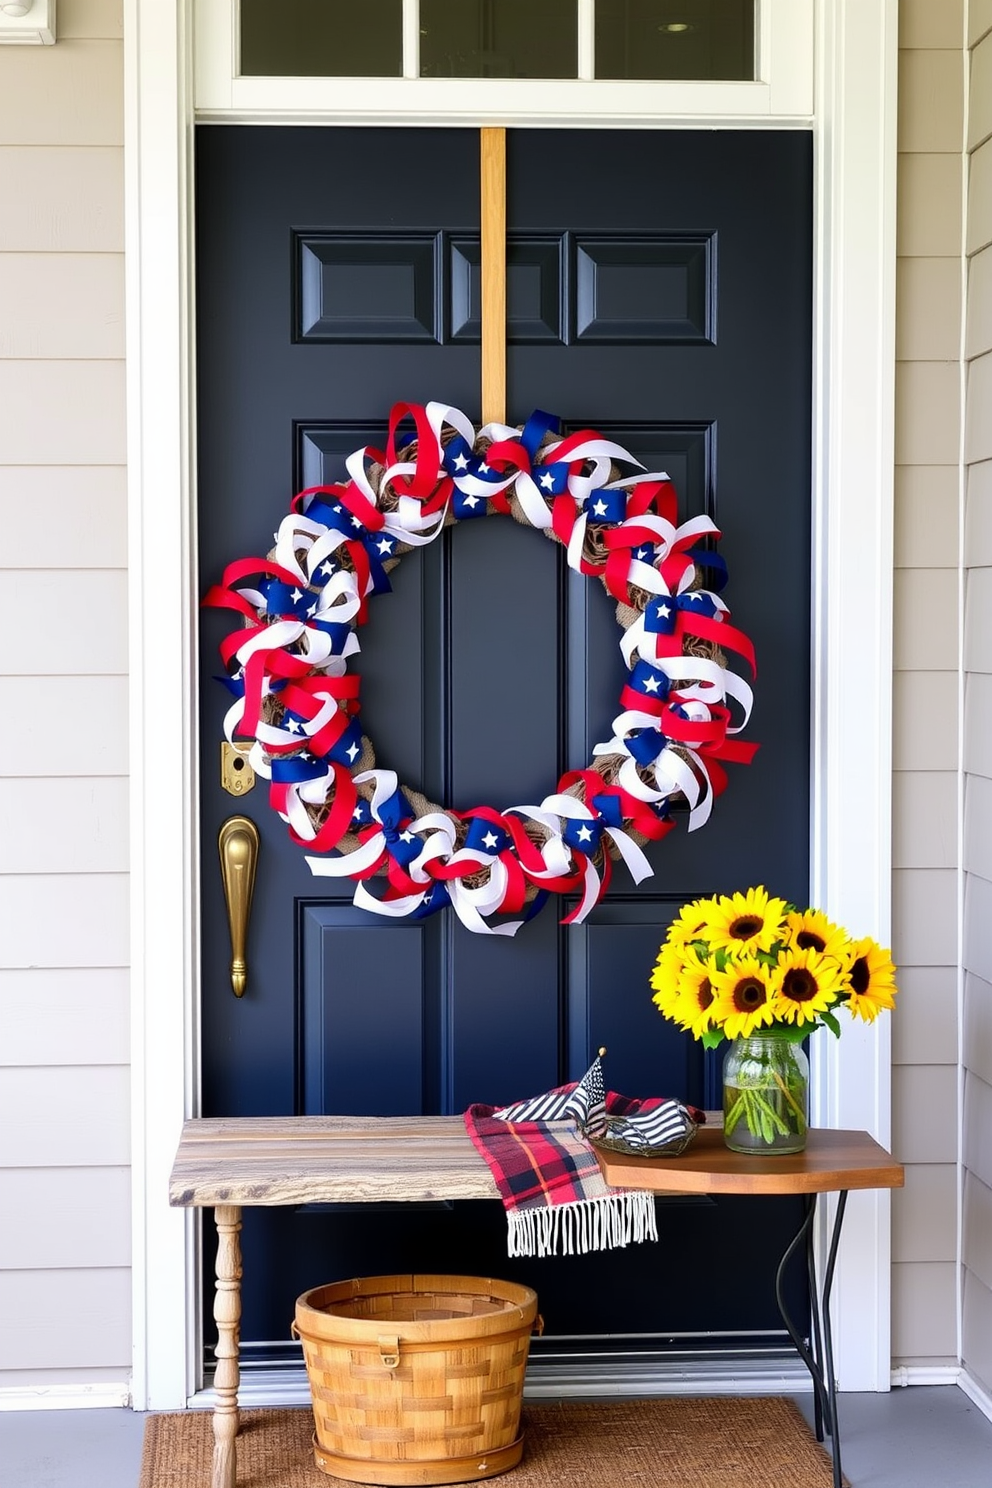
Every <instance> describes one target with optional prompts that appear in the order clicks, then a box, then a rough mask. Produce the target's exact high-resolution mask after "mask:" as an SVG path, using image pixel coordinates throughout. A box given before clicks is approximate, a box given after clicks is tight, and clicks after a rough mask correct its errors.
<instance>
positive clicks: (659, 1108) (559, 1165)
mask: <svg viewBox="0 0 992 1488" xmlns="http://www.w3.org/2000/svg"><path fill="white" fill-rule="evenodd" d="M701 1117H702V1113H701V1112H698V1111H695V1110H693V1109H692V1108H691V1107H687V1106H684V1105H682V1103H681V1102H680V1101H677V1100H661V1099H659V1098H652V1099H648V1100H633V1099H631V1098H629V1097H627V1096H623V1095H617V1094H616V1093H615V1092H613V1091H610V1092H609V1094H607V1092H606V1089H605V1086H604V1083H603V1070H602V1065H601V1064H600V1061H599V1059H598V1058H597V1059H595V1060H594V1061H593V1063H592V1065H591V1066H590V1068H589V1069H588V1070H587V1071H586V1073H585V1075H584V1076H583V1077H582V1079H581V1080H580V1081H578V1083H572V1084H569V1085H561V1086H559V1087H558V1088H557V1089H555V1090H549V1091H547V1092H546V1093H545V1094H543V1095H536V1096H533V1097H531V1098H530V1099H528V1100H523V1101H517V1102H515V1103H514V1104H513V1105H509V1106H503V1107H502V1108H501V1109H496V1108H495V1107H493V1106H482V1105H477V1106H471V1107H470V1108H469V1109H468V1111H466V1113H465V1126H466V1130H467V1131H468V1134H469V1136H470V1137H471V1138H472V1141H473V1142H474V1143H475V1146H476V1148H477V1149H478V1151H479V1152H480V1153H481V1154H482V1156H483V1157H484V1158H485V1160H486V1162H487V1163H488V1165H489V1168H490V1171H491V1172H492V1174H493V1177H494V1178H495V1180H496V1184H497V1187H498V1188H499V1191H500V1196H501V1198H502V1200H503V1207H504V1208H505V1210H506V1216H507V1250H508V1253H509V1254H510V1255H511V1256H515V1255H537V1256H544V1255H556V1254H557V1255H573V1254H581V1253H584V1252H586V1251H590V1250H613V1249H615V1248H617V1247H620V1246H625V1245H629V1244H631V1243H632V1242H637V1241H642V1240H657V1238H658V1230H657V1224H656V1220H655V1207H654V1198H653V1195H651V1194H650V1193H646V1192H643V1191H639V1190H637V1191H635V1190H627V1189H615V1188H611V1187H610V1186H609V1185H608V1184H607V1183H606V1181H605V1179H604V1178H603V1175H602V1173H601V1171H600V1167H599V1163H598V1161H597V1159H596V1154H595V1152H594V1151H593V1150H592V1148H591V1146H590V1145H589V1142H588V1141H587V1140H586V1138H592V1139H593V1140H597V1139H600V1138H603V1137H605V1136H606V1135H607V1132H608V1133H609V1138H610V1140H611V1141H614V1140H616V1138H617V1137H618V1136H621V1135H622V1137H623V1139H624V1140H625V1141H627V1142H628V1144H630V1145H633V1146H636V1147H638V1148H645V1149H648V1148H655V1147H657V1146H659V1145H661V1144H662V1143H664V1142H668V1141H672V1140H677V1139H679V1138H684V1137H685V1136H686V1135H687V1133H690V1132H691V1131H694V1130H695V1125H696V1122H697V1121H698V1120H700V1119H701Z"/></svg>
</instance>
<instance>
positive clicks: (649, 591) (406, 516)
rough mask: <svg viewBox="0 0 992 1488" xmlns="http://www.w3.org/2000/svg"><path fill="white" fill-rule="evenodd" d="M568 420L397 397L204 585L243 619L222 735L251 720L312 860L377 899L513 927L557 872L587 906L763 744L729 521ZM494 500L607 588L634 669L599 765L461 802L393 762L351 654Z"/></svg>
mask: <svg viewBox="0 0 992 1488" xmlns="http://www.w3.org/2000/svg"><path fill="white" fill-rule="evenodd" d="M410 420H412V422H413V426H414V429H415V434H414V433H412V432H411V431H409V421H410ZM558 427H559V425H558V421H557V420H556V419H554V418H553V417H551V416H550V415H548V414H544V413H541V412H537V413H535V414H533V415H532V417H531V418H530V419H529V420H528V422H527V423H526V425H524V426H523V428H510V427H507V426H506V425H504V424H501V423H490V424H487V425H485V426H484V427H482V428H481V429H476V428H475V427H473V425H472V423H471V422H470V421H469V420H468V419H467V418H466V416H465V415H464V414H463V413H461V412H460V411H459V410H458V409H457V408H451V407H448V406H447V405H445V404H443V403H428V404H427V406H426V407H421V406H420V405H414V404H406V403H400V404H397V405H396V406H395V407H394V408H393V410H392V414H391V416H390V422H389V436H388V441H387V446H386V450H385V452H383V451H379V450H376V449H372V448H363V449H359V450H356V451H355V452H354V453H353V454H352V455H350V456H349V458H348V460H347V461H346V467H347V471H348V476H349V479H348V480H347V482H343V483H341V484H338V485H326V486H314V487H311V488H309V489H307V490H305V491H301V492H300V493H299V494H298V495H297V496H295V497H294V498H293V501H292V503H291V511H290V513H289V515H288V516H286V517H285V519H284V520H283V522H282V523H281V525H280V527H279V531H278V532H277V533H276V543H275V547H274V549H273V550H272V551H271V552H270V553H269V555H268V556H267V557H266V558H242V559H240V560H238V561H237V562H234V563H232V564H230V565H229V566H228V567H227V569H226V570H225V572H224V576H223V579H222V582H221V583H220V584H219V585H217V586H215V587H214V588H212V589H211V590H210V591H209V593H208V594H207V596H206V598H205V600H204V603H205V604H206V605H210V606H217V607H222V608H227V609H231V610H235V611H237V612H238V613H239V614H240V615H241V617H242V622H243V623H242V625H241V627H240V628H238V629H237V630H235V631H234V632H233V633H232V634H231V635H229V636H227V637H226V639H225V640H224V641H223V642H222V644H221V648H220V649H221V655H222V657H223V660H224V664H225V667H226V668H227V671H228V676H227V678H226V679H225V680H226V682H227V686H228V687H229V689H230V691H231V692H232V693H233V694H234V697H235V702H234V704H233V706H232V707H231V708H230V709H229V711H228V713H227V716H226V719H225V725H224V727H225V733H226V734H227V737H228V739H230V740H233V739H234V738H235V737H238V738H241V739H251V740H253V743H252V745H251V750H250V753H249V760H250V763H251V765H252V767H253V768H254V769H255V771H256V772H258V773H259V774H260V775H262V776H264V777H265V778H267V779H268V780H269V781H270V785H269V800H270V803H271V805H272V806H273V807H274V808H275V810H276V811H277V812H278V813H279V815H280V816H281V817H282V818H283V820H284V821H285V822H286V823H287V824H288V826H289V831H290V836H291V837H292V839H293V841H294V842H296V843H297V844H298V845H299V846H301V847H303V848H305V849H307V852H308V856H307V862H308V864H309V866H310V869H311V871H312V872H313V873H315V874H318V875H321V876H326V877H330V878H351V879H354V880H355V881H356V889H355V895H354V902H355V904H357V905H359V906H361V907H362V908H364V909H368V910H373V911H375V912H376V913H378V914H384V915H390V916H394V917H402V916H408V917H410V918H415V919H419V918H422V917H424V916H426V915H428V914H433V913H434V912H435V911H436V910H438V909H441V908H442V907H443V906H444V905H446V904H450V905H451V906H452V907H453V909H454V910H455V912H456V914H457V915H458V917H459V919H460V920H461V921H462V923H463V924H464V925H465V926H466V927H467V928H468V929H469V930H472V931H476V932H478V933H481V934H495V935H513V934H515V932H516V931H517V930H518V929H519V927H520V925H521V924H523V923H524V921H525V920H527V919H530V918H531V917H532V916H533V915H534V914H536V913H537V911H538V910H539V909H540V908H541V907H542V905H543V904H544V902H545V900H546V898H547V896H548V894H549V893H560V894H571V895H575V896H577V900H578V902H577V904H576V906H575V908H574V909H573V910H572V911H571V913H569V914H568V915H567V916H566V920H565V923H580V922H581V921H582V920H584V919H585V918H586V916H587V915H588V914H589V912H590V910H591V909H592V908H593V906H594V905H595V904H596V903H597V902H598V900H599V899H600V898H601V896H602V894H603V893H604V892H605V890H606V887H607V885H608V883H609V880H610V871H611V863H612V861H614V860H616V859H618V858H622V859H623V861H624V863H625V864H626V866H627V868H628V870H629V872H630V873H631V876H632V877H633V878H634V880H635V881H636V882H638V883H639V882H640V881H641V880H642V879H644V878H646V877H648V876H650V874H651V872H652V869H651V866H650V864H649V862H648V860H647V858H646V857H645V855H644V852H643V846H644V844H646V843H647V842H648V841H654V840H658V839H660V838H662V837H664V836H665V835H666V833H667V832H669V831H670V830H671V829H672V827H673V826H674V825H675V822H674V819H673V817H672V815H671V808H672V806H673V805H674V804H676V803H679V804H682V805H687V806H688V829H689V830H690V831H691V830H693V829H694V828H697V827H701V826H702V825H703V824H704V823H705V822H706V821H707V819H708V817H709V814H710V810H711V807H712V804H713V799H714V797H715V796H717V795H719V794H720V792H721V791H722V790H723V789H724V786H725V785H726V773H725V771H724V768H723V765H724V763H725V762H727V761H735V762H739V763H749V762H750V760H751V759H752V757H753V755H754V752H755V749H756V748H757V746H756V745H754V744H747V743H744V742H742V741H740V740H738V739H736V738H735V737H734V736H735V735H736V734H738V733H739V732H740V730H741V729H742V728H743V727H744V726H745V724H746V723H747V720H748V717H749V714H750V710H751V689H750V687H749V686H748V684H747V682H745V681H744V680H743V678H741V677H740V676H738V675H736V674H735V673H734V672H732V671H731V670H730V669H729V668H728V666H727V664H726V655H725V653H726V652H728V651H731V652H735V653H737V654H738V655H740V656H742V657H743V658H744V659H745V661H746V662H747V664H748V666H749V667H750V670H751V672H752V674H753V672H754V651H753V647H752V645H751V642H750V641H749V640H748V638H747V636H746V635H744V634H743V632H742V631H740V630H738V629H737V628H735V627H734V626H733V625H731V624H730V621H729V611H728V609H727V606H726V605H725V604H724V602H723V600H722V599H721V598H720V597H719V592H718V591H719V590H720V589H722V587H723V584H724V582H725V580H726V566H725V564H724V562H723V560H722V558H720V557H719V556H718V555H717V554H716V553H715V552H713V551H712V550H711V549H710V547H703V546H700V544H701V543H702V542H704V541H705V540H706V539H707V538H711V539H715V538H718V537H719V532H718V531H717V529H716V527H715V526H714V524H713V523H712V522H711V521H710V519H709V518H708V517H705V516H701V517H695V518H693V519H692V520H691V521H689V522H684V523H682V525H681V526H680V525H678V515H677V502H676V494H675V489H674V487H673V486H672V484H671V482H670V481H669V479H668V477H667V475H665V474H658V473H655V474H649V473H648V472H646V471H645V470H644V467H643V466H642V465H641V464H640V463H639V462H638V461H637V460H635V459H634V458H633V457H632V456H631V455H630V454H629V453H628V452H627V451H626V450H625V449H623V448H622V447H621V446H620V445H618V444H615V443H613V442H611V441H610V440H608V439H604V438H603V437H602V435H600V434H597V433H595V432H594V431H592V430H582V431H580V432H578V433H574V434H569V435H568V436H566V437H564V438H563V437H561V435H560V434H559V433H557V432H556V431H557V429H558ZM401 428H404V429H406V430H407V434H406V438H405V440H404V438H403V437H402V436H401V433H400V431H401ZM496 514H502V515H504V516H511V517H513V518H514V519H515V520H516V521H518V522H521V523H523V524H524V525H526V526H530V527H535V528H537V529H538V530H539V531H541V532H543V533H544V534H545V536H546V537H549V538H550V539H552V541H554V542H558V543H561V544H562V545H563V547H564V548H565V550H566V553H567V560H568V564H569V566H570V567H571V568H573V569H575V570H576V571H577V572H579V573H582V574H586V575H589V576H595V577H596V578H598V579H599V580H600V582H601V583H602V584H603V585H604V586H605V587H606V589H607V590H608V592H609V593H610V595H611V596H612V597H613V598H614V599H615V600H616V603H617V611H616V613H617V620H618V622H619V625H620V627H621V631H622V634H621V638H620V649H621V651H622V653H623V658H624V661H625V662H626V664H627V668H628V675H627V679H626V683H625V685H624V687H623V690H622V692H621V694H620V709H621V711H620V713H619V714H618V716H617V717H616V718H615V719H614V721H613V737H612V738H611V739H609V740H608V741H606V742H605V743H602V744H597V745H596V746H595V748H594V750H593V759H592V762H591V764H590V765H589V766H588V768H586V769H582V770H572V771H569V772H567V773H566V774H565V775H563V776H562V777H561V779H560V780H559V781H558V784H557V787H556V788H555V790H554V792H553V793H552V794H551V795H548V796H546V797H545V798H544V800H543V801H541V802H540V804H539V805H522V806H507V807H504V808H503V809H501V810H497V809H494V808H493V807H491V806H476V807H475V808H474V809H472V810H470V811H462V812H458V811H452V810H448V809H447V808H444V807H441V806H437V805H434V804H433V803H431V802H429V801H427V800H426V799H425V798H424V797H423V796H422V795H421V794H420V793H419V792H418V791H416V790H414V789H411V788H409V787H407V786H401V785H400V784H399V783H398V781H397V777H396V775H395V773H394V772H393V771H391V770H388V769H381V768H378V767H377V765H376V759H375V752H374V749H373V746H372V743H371V740H370V739H369V738H368V736H367V735H365V734H364V733H363V731H362V725H361V713H360V703H359V686H360V680H361V679H360V677H359V675H358V673H357V672H356V671H355V670H354V667H353V665H350V658H352V657H354V656H355V655H357V653H358V652H359V650H360V646H359V641H358V634H357V631H358V627H359V626H361V625H363V624H364V623H365V621H366V619H367V617H368V600H369V598H370V596H372V595H374V594H379V593H381V592H383V591H384V590H388V589H389V587H390V584H389V579H388V573H389V570H390V569H391V568H392V567H393V566H394V565H395V564H396V563H397V562H398V561H399V559H400V558H401V557H402V556H403V555H404V554H405V553H409V552H411V551H413V550H414V549H416V548H420V547H423V546H425V545H426V544H427V543H430V542H433V541H434V540H435V539H436V538H437V537H438V536H439V534H440V533H441V532H442V531H443V529H444V528H445V527H448V526H450V525H452V524H453V523H455V522H459V521H465V520H468V519H470V518H475V517H483V516H491V515H496ZM704 579H706V580H708V582H709V585H710V587H705V586H704ZM372 880H375V881H376V884H377V885H378V886H379V887H380V888H381V892H380V893H378V894H374V893H373V892H372Z"/></svg>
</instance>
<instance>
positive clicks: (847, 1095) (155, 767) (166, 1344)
mask: <svg viewBox="0 0 992 1488" xmlns="http://www.w3.org/2000/svg"><path fill="white" fill-rule="evenodd" d="M191 4H192V0H176V3H175V4H163V3H162V0H125V6H124V10H125V172H126V174H125V180H126V250H127V258H126V274H127V386H128V486H129V579H130V602H129V605H130V608H129V627H130V630H129V633H130V657H129V665H130V685H131V703H130V744H131V889H132V912H131V929H132V940H131V958H132V989H133V991H132V1071H133V1099H132V1111H133V1123H132V1126H133V1182H134V1205H133V1220H134V1239H133V1274H134V1290H133V1300H134V1375H133V1400H134V1404H135V1406H136V1407H138V1408H140V1409H154V1410H163V1409H176V1408H179V1407H182V1406H183V1405H185V1404H186V1402H187V1401H188V1400H189V1398H190V1397H191V1396H192V1395H193V1394H194V1392H195V1390H196V1389H197V1387H198V1385H199V1360H198V1358H197V1355H198V1352H199V1323H198V1316H197V1314H198V1285H197V1281H198V1278H197V1274H196V1273H197V1255H198V1246H197V1242H196V1225H195V1222H194V1220H193V1218H192V1217H191V1216H190V1215H188V1214H184V1213H183V1212H181V1211H175V1210H170V1209H169V1208H168V1206H167V1202H166V1192H167V1181H168V1175H169V1170H170V1167H171V1163H172V1158H173V1154H174V1152H175V1147H176V1143H177V1141H178V1138H179V1131H180V1126H181V1123H182V1121H183V1119H184V1117H186V1116H188V1115H191V1114H194V1113H195V1112H196V1111H197V1109H198V1099H199V1086H198V1049H197V1039H198V1009H199V1003H198V998H199V989H198V984H197V972H196V965H197V955H196V950H197V945H196V941H197V922H196V904H197V899H198V895H197V873H198V869H197V862H198V843H197V822H196V806H195V802H196V766H195V750H194V739H195V729H196V705H195V697H196V662H195V647H194V640H193V638H194V635H195V615H196V606H197V603H198V595H197V593H196V586H195V573H196V564H195V556H196V555H195V537H194V532H195V524H194V522H193V516H192V514H193V503H194V499H195V492H194V479H193V452H194V432H195V431H194V425H193V409H194V364H193V354H192V337H191V326H192V297H193V284H192V270H191V265H192V255H191V226H192V209H191V194H190V184H191V152H192V133H193V129H192V120H193V106H192V89H191V77H192V40H191ZM896 48H897V0H816V44H815V59H816V88H815V97H816V106H815V113H814V116H813V120H812V127H813V132H814V160H815V188H814V189H815V325H814V355H815V375H814V410H813V430H814V436H813V440H814V472H813V491H814V520H813V551H814V568H813V602H812V604H813V656H812V677H813V734H812V738H813V743H812V780H813V790H812V801H811V814H812V842H813V853H812V881H811V899H812V901H813V902H815V903H817V904H820V905H822V906H824V907H825V908H827V910H828V911H829V912H830V913H831V914H832V915H833V916H835V917H837V918H838V919H840V920H841V921H842V922H844V923H846V924H848V925H849V926H851V927H852V929H853V928H856V929H857V931H858V932H859V933H866V934H867V933H870V934H874V935H876V936H878V937H879V938H880V939H881V940H882V941H884V942H885V943H888V940H889V935H890V918H889V904H890V892H891V859H890V804H889V800H890V789H891V722H890V714H891V708H890V703H891V690H892V677H891V674H892V621H891V609H892V486H893V383H894V373H895V349H894V340H895V338H894V304H895V172H896V140H895V130H896V125H895V102H896ZM659 122H661V123H665V122H666V121H665V120H662V121H659ZM679 122H681V123H685V122H686V121H685V120H684V119H683V120H680V121H679ZM764 122H774V121H771V120H766V121H764ZM789 122H790V123H792V125H793V127H795V123H796V121H795V120H791V121H789ZM755 479H756V481H760V479H761V472H760V471H756V472H755ZM797 494H798V493H797ZM773 680H774V681H775V682H776V684H780V683H781V681H782V679H773ZM759 697H760V695H759ZM853 720H856V725H855V723H854V722H853ZM745 788H746V787H745ZM769 810H770V811H773V810H774V802H770V803H769ZM645 995H646V994H645ZM813 1053H814V1060H813V1104H814V1111H813V1118H814V1120H815V1121H817V1122H819V1123H820V1124H823V1125H830V1126H839V1127H853V1128H863V1129H865V1130H868V1131H870V1132H872V1133H873V1134H874V1135H875V1136H876V1137H877V1138H878V1139H879V1140H880V1141H882V1142H883V1143H886V1144H887V1143H888V1141H889V1135H890V1117H889V1105H890V1046H889V1022H888V1020H887V1019H879V1020H878V1022H877V1023H876V1024H875V1025H874V1026H872V1027H862V1026H860V1025H859V1026H858V1027H846V1028H845V1030H844V1034H843V1038H842V1039H841V1040H840V1041H839V1042H837V1043H834V1041H833V1040H832V1039H828V1035H827V1034H821V1036H820V1039H819V1040H814V1051H813ZM889 1280H890V1266H889V1208H888V1199H887V1195H884V1194H883V1195H875V1194H870V1193H858V1194H853V1195H852V1198H851V1203H850V1205H849V1207H848V1218H847V1220H846V1224H845V1243H844V1245H843V1246H842V1249H841V1257H840V1262H839V1265H838V1272H837V1277H836V1281H835V1288H834V1306H835V1343H836V1361H837V1370H838V1377H839V1380H840V1384H841V1387H842V1388H843V1389H849V1390H884V1389H887V1388H888V1386H889V1378H890V1349H889Z"/></svg>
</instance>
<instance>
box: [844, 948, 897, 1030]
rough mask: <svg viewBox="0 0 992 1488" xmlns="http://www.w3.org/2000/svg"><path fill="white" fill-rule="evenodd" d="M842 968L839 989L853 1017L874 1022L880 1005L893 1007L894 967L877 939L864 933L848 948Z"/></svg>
mask: <svg viewBox="0 0 992 1488" xmlns="http://www.w3.org/2000/svg"><path fill="white" fill-rule="evenodd" d="M845 972H846V976H845V978H844V981H843V982H842V984H841V991H842V993H846V995H847V1006H848V1007H849V1009H850V1010H851V1012H852V1013H854V1015H855V1016H856V1017H858V1018H862V1019H863V1020H864V1021H865V1022H866V1023H874V1021H875V1019H876V1018H877V1017H878V1015H879V1013H880V1012H881V1010H882V1008H893V1007H895V994H896V969H895V966H894V965H893V964H892V957H891V955H890V953H889V952H888V951H883V949H882V947H881V946H880V945H879V944H878V942H877V941H874V940H872V939H871V938H870V937H868V936H866V937H865V939H864V940H856V941H855V942H854V943H853V945H851V947H850V949H849V952H848V959H847V962H846V964H845ZM847 983H849V984H850V991H849V992H848V990H847V985H846V984H847Z"/></svg>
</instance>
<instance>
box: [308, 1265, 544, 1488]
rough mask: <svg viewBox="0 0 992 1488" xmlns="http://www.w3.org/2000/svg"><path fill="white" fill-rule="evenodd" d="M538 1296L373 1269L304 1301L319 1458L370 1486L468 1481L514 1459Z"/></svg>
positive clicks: (478, 1281) (506, 1285)
mask: <svg viewBox="0 0 992 1488" xmlns="http://www.w3.org/2000/svg"><path fill="white" fill-rule="evenodd" d="M536 1315H537V1296H536V1294H535V1293H534V1292H533V1291H532V1290H531V1288H530V1287H525V1286H516V1285H514V1284H513V1283H512V1282H508V1281H492V1280H489V1279H488V1278H480V1277H475V1276H372V1277H358V1278H355V1279H353V1280H351V1281H339V1282H334V1283H333V1284H332V1285H330V1286H322V1287H315V1288H314V1289H313V1290H312V1291H309V1292H304V1294H303V1296H302V1297H299V1298H298V1299H297V1303H296V1320H295V1324H294V1331H295V1332H296V1334H297V1335H298V1336H299V1338H300V1339H301V1341H302V1343H303V1356H304V1359H305V1360H306V1366H307V1374H308V1376H309V1379H310V1393H311V1396H312V1398H313V1414H314V1421H315V1424H316V1428H317V1429H316V1433H315V1435H314V1458H315V1460H316V1463H317V1466H318V1467H319V1468H320V1469H321V1470H322V1471H323V1472H326V1473H331V1474H333V1475H334V1476H335V1477H339V1478H349V1479H351V1481H352V1482H360V1483H400V1484H402V1483H423V1484H427V1483H466V1482H472V1481H474V1480H476V1479H478V1478H489V1477H492V1476H494V1474H496V1473H501V1472H505V1471H506V1470H507V1469H508V1468H511V1467H515V1466H516V1464H517V1463H518V1462H519V1461H520V1456H521V1453H522V1451H523V1436H522V1435H521V1432H520V1403H521V1399H522V1395H523V1382H524V1369H525V1367H526V1364H527V1351H528V1348H529V1345H530V1335H531V1329H532V1328H533V1326H534V1320H535V1317H536Z"/></svg>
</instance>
